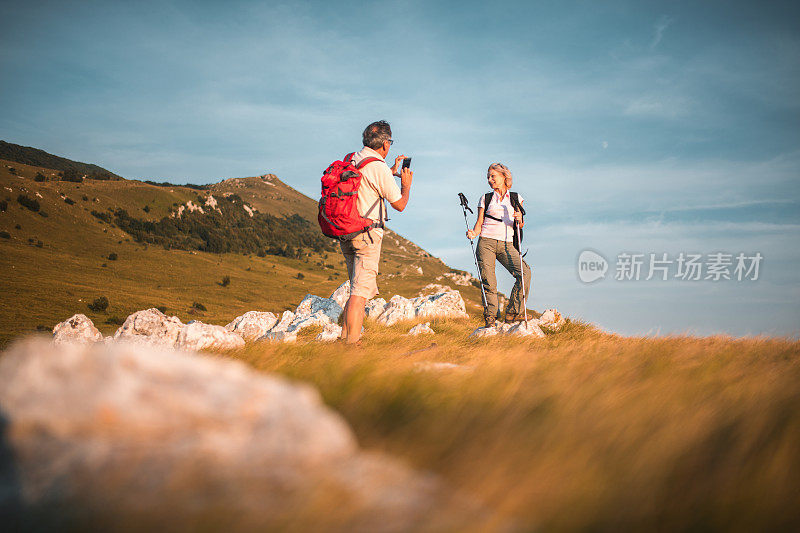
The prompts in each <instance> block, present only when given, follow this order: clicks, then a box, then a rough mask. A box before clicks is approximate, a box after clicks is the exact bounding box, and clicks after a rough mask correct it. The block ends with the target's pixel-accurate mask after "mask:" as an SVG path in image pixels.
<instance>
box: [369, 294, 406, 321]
mask: <svg viewBox="0 0 800 533" xmlns="http://www.w3.org/2000/svg"><path fill="white" fill-rule="evenodd" d="M414 316H415V313H414V303H413V302H412V301H411V300H409V299H408V298H404V297H402V296H400V295H399V294H395V295H394V296H392V297H391V299H390V300H389V301H388V302H387V303H386V305H385V306H384V307H383V311H382V312H381V313H380V314H379V315H378V317H377V318H376V320H377V321H378V322H379V323H380V324H383V325H385V326H391V325H393V324H396V323H397V322H400V321H403V320H411V319H413V318H414Z"/></svg>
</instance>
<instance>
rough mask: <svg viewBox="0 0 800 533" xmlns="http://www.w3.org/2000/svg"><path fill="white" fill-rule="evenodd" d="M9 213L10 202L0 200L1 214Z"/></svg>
mask: <svg viewBox="0 0 800 533" xmlns="http://www.w3.org/2000/svg"><path fill="white" fill-rule="evenodd" d="M6 211H8V200H0V212H6Z"/></svg>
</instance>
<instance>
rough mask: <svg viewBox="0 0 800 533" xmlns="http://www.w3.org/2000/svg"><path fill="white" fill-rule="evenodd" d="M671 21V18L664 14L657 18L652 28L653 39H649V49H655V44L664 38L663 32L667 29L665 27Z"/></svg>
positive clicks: (668, 25)
mask: <svg viewBox="0 0 800 533" xmlns="http://www.w3.org/2000/svg"><path fill="white" fill-rule="evenodd" d="M672 22H673V19H672V18H670V17H668V16H666V15H662V16H661V18H659V19H658V22H656V25H655V29H654V32H655V33H654V35H653V40H652V41H650V50H655V48H656V46H658V45H659V43H660V42H661V39H663V38H664V32H665V31H667V28H669V27H670V25H671V24H672Z"/></svg>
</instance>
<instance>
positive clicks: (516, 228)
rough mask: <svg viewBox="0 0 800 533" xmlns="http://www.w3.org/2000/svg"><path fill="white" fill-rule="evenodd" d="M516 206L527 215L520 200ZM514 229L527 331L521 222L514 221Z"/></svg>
mask: <svg viewBox="0 0 800 533" xmlns="http://www.w3.org/2000/svg"><path fill="white" fill-rule="evenodd" d="M514 204H516V205H514V206H512V207H514V209H515V210H517V211H519V212H520V213H522V214H523V215H524V214H525V210H524V209H522V206H521V205H520V203H519V200H518V201H516V202H514ZM514 229H515V230H516V231H517V234H518V235H519V238H518V239H517V243H518V244H519V248H518V249H517V251H518V252H519V275H520V280H521V282H522V310H523V314H524V315H525V329H526V330H527V329H528V301H527V295H526V294H525V263H524V262H523V260H522V227H520V225H519V222H517V221H516V220H514Z"/></svg>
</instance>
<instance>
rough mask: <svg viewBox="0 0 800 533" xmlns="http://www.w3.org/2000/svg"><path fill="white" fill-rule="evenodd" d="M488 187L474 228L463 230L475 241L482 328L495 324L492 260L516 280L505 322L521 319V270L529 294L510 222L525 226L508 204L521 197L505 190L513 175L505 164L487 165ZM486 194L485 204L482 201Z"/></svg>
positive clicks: (527, 277) (528, 278) (526, 274)
mask: <svg viewBox="0 0 800 533" xmlns="http://www.w3.org/2000/svg"><path fill="white" fill-rule="evenodd" d="M486 179H487V181H488V182H489V187H491V188H492V190H493V191H494V192H492V193H488V194H485V195H483V196H481V199H480V201H479V202H478V220H477V221H476V222H475V227H474V228H473V229H471V230H468V231H467V237H469V238H470V239H474V238H475V237H477V236H478V235H480V237H481V238H480V239H479V240H478V252H477V255H478V268H480V271H481V281H482V283H483V289H484V292H485V293H486V302H485V305H486V307H485V308H484V310H483V317H484V319H485V320H486V327H487V328H489V327H492V326H494V325H495V317H496V316H497V278H496V277H495V273H494V268H495V266H494V265H495V259H496V260H498V261H500V264H501V265H503V266H504V267H505V268H506V270H508V272H509V273H510V274H511V275H512V276H514V278H515V279H516V283H514V288H513V289H511V296H510V297H509V299H508V303H507V304H506V316H505V321H506V322H515V321H519V320H522V319H523V318H524V311H525V307H524V306H525V302H524V301H523V292H522V280H523V269H524V280H525V295H526V296H527V295H528V294H529V290H530V286H531V269H530V268H529V267H528V265H527V263H525V261H522V258H521V257H520V255H519V250H517V249H516V248H515V247H514V244H513V242H514V224H515V223H517V224H519V226H520V228H521V227H523V226H524V225H525V222H524V220H523V218H522V213H521V212H520V211H519V210H515V209H514V207H513V205H512V200H513V197H515V196H516V197H517V198H518V200H519V205H520V206H521V205H522V201H523V200H522V197H521V196H518V195H516V193H512V192H509V189H510V188H511V184H512V181H513V177H512V175H511V171H510V170H508V167H506V166H505V165H503V164H502V163H493V164H491V165H489V170H488V171H487V173H486ZM487 197H488V200H489V201H488V205H487V204H486V201H487Z"/></svg>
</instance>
